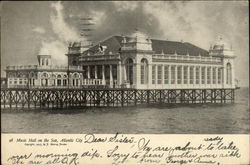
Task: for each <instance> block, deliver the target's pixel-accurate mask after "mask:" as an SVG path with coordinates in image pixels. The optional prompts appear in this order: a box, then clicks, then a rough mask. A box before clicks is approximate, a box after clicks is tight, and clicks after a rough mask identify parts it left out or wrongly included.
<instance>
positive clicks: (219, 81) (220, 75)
mask: <svg viewBox="0 0 250 165" xmlns="http://www.w3.org/2000/svg"><path fill="white" fill-rule="evenodd" d="M221 78H222V69H221V68H218V84H221Z"/></svg>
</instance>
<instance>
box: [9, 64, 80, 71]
mask: <svg viewBox="0 0 250 165" xmlns="http://www.w3.org/2000/svg"><path fill="white" fill-rule="evenodd" d="M6 70H7V71H18V70H62V71H65V70H76V71H82V67H81V66H39V65H23V66H7V67H6Z"/></svg>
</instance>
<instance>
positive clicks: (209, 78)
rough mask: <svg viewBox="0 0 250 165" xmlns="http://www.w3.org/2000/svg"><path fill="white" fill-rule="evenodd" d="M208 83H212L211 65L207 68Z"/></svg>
mask: <svg viewBox="0 0 250 165" xmlns="http://www.w3.org/2000/svg"><path fill="white" fill-rule="evenodd" d="M207 84H211V67H209V68H207Z"/></svg>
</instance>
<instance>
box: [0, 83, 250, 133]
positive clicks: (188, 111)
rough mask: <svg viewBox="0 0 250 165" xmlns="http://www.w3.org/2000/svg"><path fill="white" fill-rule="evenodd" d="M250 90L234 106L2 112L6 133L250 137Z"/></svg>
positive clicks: (240, 92) (243, 90)
mask: <svg viewBox="0 0 250 165" xmlns="http://www.w3.org/2000/svg"><path fill="white" fill-rule="evenodd" d="M249 111H250V110H249V88H241V89H239V90H236V100H235V103H234V104H206V105H200V104H199V105H198V104H193V105H192V104H190V105H171V106H170V105H166V104H165V105H163V104H162V105H159V104H154V105H140V106H136V107H124V108H88V109H84V110H82V111H79V110H78V111H72V113H69V112H68V111H67V113H66V112H63V111H62V112H57V113H51V112H48V111H42V112H36V111H33V112H15V113H13V112H12V113H10V112H2V113H1V130H2V133H67V134H69V133H76V134H78V133H117V132H119V133H125V134H248V133H250V121H249V120H250V119H249V114H250V112H249Z"/></svg>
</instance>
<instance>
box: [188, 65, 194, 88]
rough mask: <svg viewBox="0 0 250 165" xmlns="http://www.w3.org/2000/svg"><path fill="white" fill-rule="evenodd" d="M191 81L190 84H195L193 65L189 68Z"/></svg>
mask: <svg viewBox="0 0 250 165" xmlns="http://www.w3.org/2000/svg"><path fill="white" fill-rule="evenodd" d="M189 76H190V78H189V83H190V84H193V83H194V67H193V66H191V67H190V69H189Z"/></svg>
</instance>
